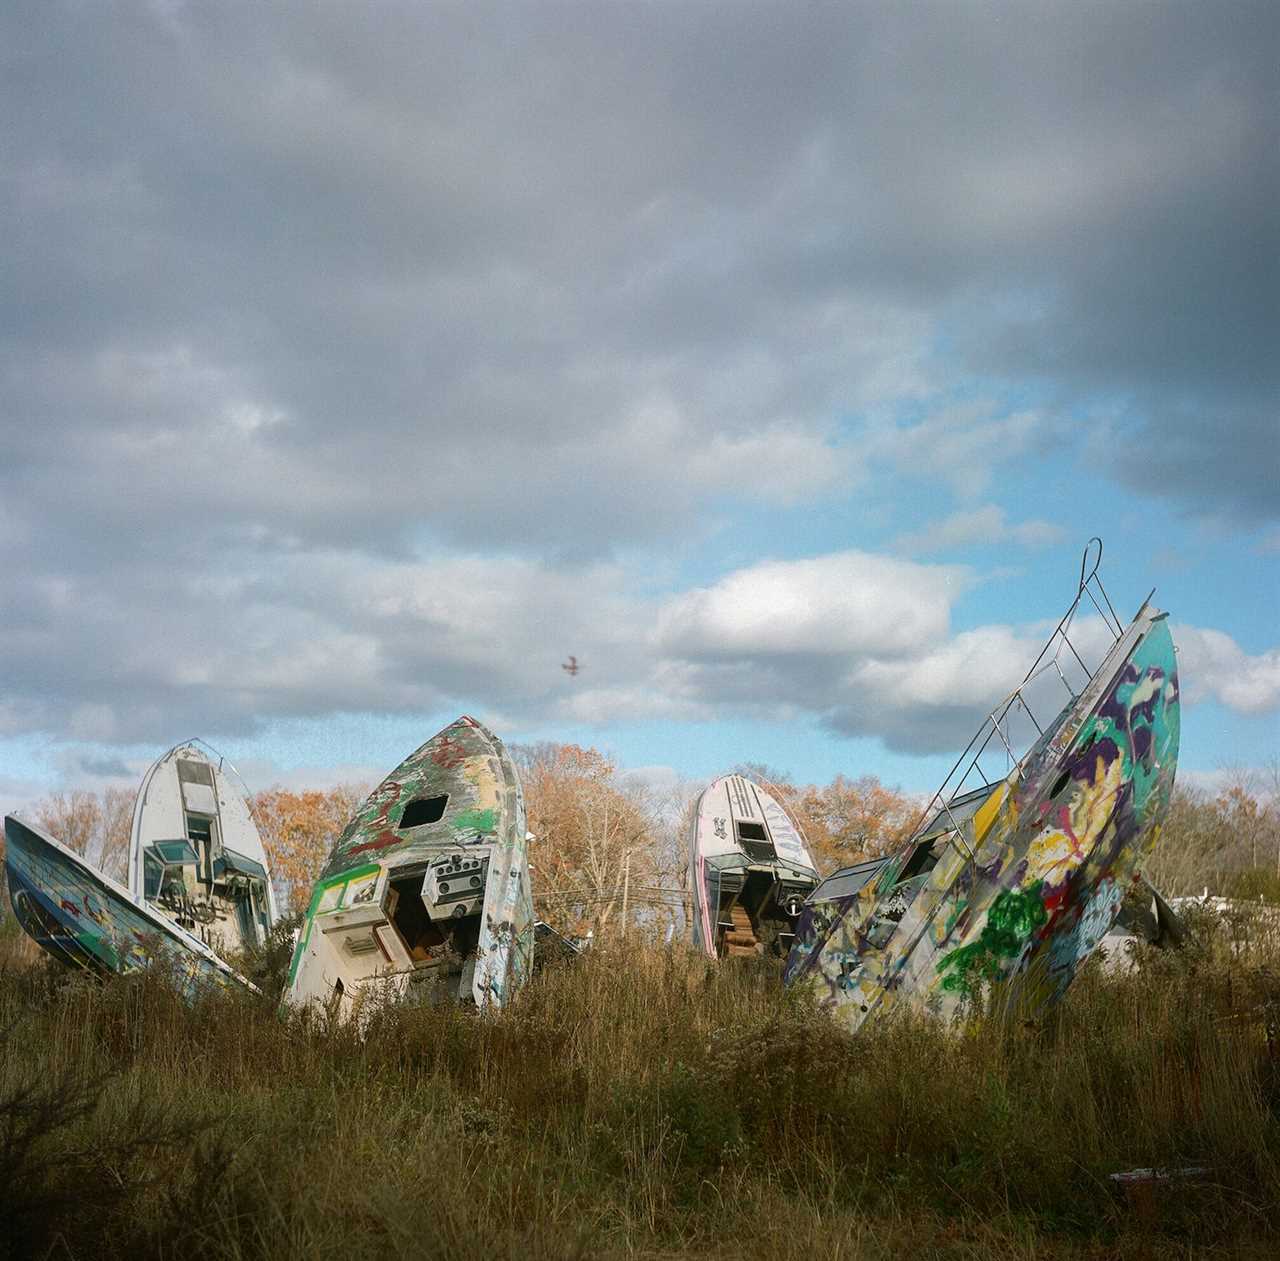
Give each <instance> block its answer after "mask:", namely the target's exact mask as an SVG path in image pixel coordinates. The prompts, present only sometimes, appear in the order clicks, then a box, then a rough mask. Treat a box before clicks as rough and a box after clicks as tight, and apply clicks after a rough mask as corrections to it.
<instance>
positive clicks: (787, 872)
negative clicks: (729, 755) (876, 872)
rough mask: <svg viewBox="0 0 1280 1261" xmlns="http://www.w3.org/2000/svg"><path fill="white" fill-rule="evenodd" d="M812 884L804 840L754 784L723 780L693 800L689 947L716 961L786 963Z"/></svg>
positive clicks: (814, 871) (813, 878)
mask: <svg viewBox="0 0 1280 1261" xmlns="http://www.w3.org/2000/svg"><path fill="white" fill-rule="evenodd" d="M817 882H818V872H817V868H816V867H815V866H814V863H813V859H812V858H810V856H809V851H808V849H807V848H806V847H805V843H804V838H803V837H802V836H801V835H800V833H799V831H798V830H797V828H796V826H795V824H793V823H792V822H791V820H790V818H788V816H787V812H786V811H785V810H784V809H783V808H782V806H780V805H779V804H778V802H777V801H776V800H774V798H773V797H772V796H770V795H769V793H767V792H766V791H765V790H764V789H763V788H761V787H760V785H759V784H755V783H752V781H751V780H749V779H747V778H746V777H745V776H742V775H725V776H723V777H721V778H720V779H717V780H716V781H715V782H714V783H712V784H711V785H710V787H708V788H707V789H706V790H705V791H704V792H703V794H702V796H701V797H699V798H698V802H697V805H696V807H695V809H694V812H693V823H692V828H691V831H690V836H689V889H690V891H691V895H692V897H691V900H692V903H693V913H692V916H691V923H692V928H693V944H694V946H695V947H698V948H699V949H702V950H705V951H706V952H707V954H709V955H711V956H713V957H714V958H724V957H725V956H729V955H754V954H763V953H764V952H765V951H766V950H767V951H769V952H770V953H771V954H778V955H782V956H784V957H785V956H786V954H787V952H788V950H789V949H790V948H791V943H792V939H793V938H794V936H795V927H796V921H797V917H798V916H799V915H800V912H801V909H802V908H803V906H804V902H805V899H806V898H807V897H808V895H809V894H810V893H811V892H812V891H813V888H814V885H816V884H817Z"/></svg>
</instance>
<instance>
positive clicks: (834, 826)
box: [787, 775, 922, 873]
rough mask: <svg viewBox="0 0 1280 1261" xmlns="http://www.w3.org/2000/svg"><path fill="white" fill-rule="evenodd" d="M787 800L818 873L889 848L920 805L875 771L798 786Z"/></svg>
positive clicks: (897, 842)
mask: <svg viewBox="0 0 1280 1261" xmlns="http://www.w3.org/2000/svg"><path fill="white" fill-rule="evenodd" d="M787 804H788V805H789V806H790V807H791V809H792V811H793V813H794V815H795V817H796V819H797V820H798V822H799V823H800V826H801V828H802V830H803V831H804V834H805V836H806V837H807V838H808V841H809V848H810V851H811V852H812V854H813V859H814V862H816V863H817V864H818V869H819V870H820V871H822V872H823V873H826V872H829V871H834V870H835V869H836V868H837V867H845V866H848V864H850V863H855V862H859V861H860V860H862V859H865V858H878V857H880V856H881V855H882V854H887V853H891V852H892V851H893V850H895V849H896V848H897V847H898V846H899V845H900V844H902V842H903V841H904V840H906V838H907V836H908V834H909V833H910V831H911V828H912V826H913V825H914V824H915V823H916V821H917V819H918V817H919V814H920V809H921V805H922V803H921V802H920V801H918V800H917V799H916V798H914V797H909V796H907V795H906V794H905V793H903V792H901V791H899V790H898V789H896V788H888V787H886V786H885V785H884V784H882V783H881V782H880V781H879V780H878V779H877V778H876V777H875V776H874V775H861V776H859V777H858V778H857V779H846V778H845V777H844V776H843V775H837V776H836V777H835V779H833V780H832V781H831V783H829V784H827V785H825V786H824V787H821V788H819V787H817V786H815V785H810V786H809V787H807V788H804V789H801V790H800V791H798V792H797V793H796V794H795V796H794V798H793V799H792V800H791V801H790V802H789V803H787Z"/></svg>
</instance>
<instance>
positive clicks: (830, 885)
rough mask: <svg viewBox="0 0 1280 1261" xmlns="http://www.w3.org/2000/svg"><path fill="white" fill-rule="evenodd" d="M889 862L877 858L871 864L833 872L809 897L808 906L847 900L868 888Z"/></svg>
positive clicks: (867, 863)
mask: <svg viewBox="0 0 1280 1261" xmlns="http://www.w3.org/2000/svg"><path fill="white" fill-rule="evenodd" d="M888 861H889V860H888V859H887V858H875V859H872V860H871V861H870V862H865V863H857V864H855V865H854V866H852V867H844V868H842V869H841V870H840V871H833V872H832V873H831V875H829V876H828V877H827V878H826V879H825V880H824V881H823V882H822V883H821V884H820V885H818V887H817V888H816V889H814V891H813V892H812V893H811V894H810V895H809V900H808V902H807V905H809V906H812V905H813V904H814V903H815V902H834V901H835V900H836V899H837V898H847V897H849V895H850V894H853V893H857V892H858V890H859V889H862V888H864V887H865V886H866V884H867V882H868V881H870V880H872V879H874V878H875V876H876V875H877V874H878V873H879V872H880V870H881V868H883V867H884V865H885V863H887V862H888Z"/></svg>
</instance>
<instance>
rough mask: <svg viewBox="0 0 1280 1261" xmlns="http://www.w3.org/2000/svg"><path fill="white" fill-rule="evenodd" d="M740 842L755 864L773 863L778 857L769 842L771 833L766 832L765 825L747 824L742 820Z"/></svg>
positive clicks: (739, 828) (739, 826)
mask: <svg viewBox="0 0 1280 1261" xmlns="http://www.w3.org/2000/svg"><path fill="white" fill-rule="evenodd" d="M738 841H739V843H740V844H741V845H742V848H743V849H745V850H746V851H747V855H748V857H749V858H750V859H751V860H752V861H753V862H758V863H761V862H763V863H767V862H772V861H773V860H774V859H775V858H777V856H778V855H777V853H776V852H775V851H774V848H773V845H772V844H771V843H770V841H769V833H768V832H766V831H765V830H764V824H763V823H747V822H745V821H743V820H741V819H740V820H739V821H738Z"/></svg>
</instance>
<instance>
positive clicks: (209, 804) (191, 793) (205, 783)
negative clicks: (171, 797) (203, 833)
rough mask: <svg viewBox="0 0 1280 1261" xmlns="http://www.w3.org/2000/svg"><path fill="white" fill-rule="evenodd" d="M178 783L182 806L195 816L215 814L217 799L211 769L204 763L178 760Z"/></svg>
mask: <svg viewBox="0 0 1280 1261" xmlns="http://www.w3.org/2000/svg"><path fill="white" fill-rule="evenodd" d="M177 763H178V783H179V784H181V786H182V802H183V805H184V806H186V808H187V809H188V810H190V811H192V812H193V813H195V814H217V813H218V797H217V791H216V789H215V788H214V783H213V767H212V766H209V765H208V764H207V763H205V762H193V761H191V760H190V759H188V758H181V757H180V758H178V759H177Z"/></svg>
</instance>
